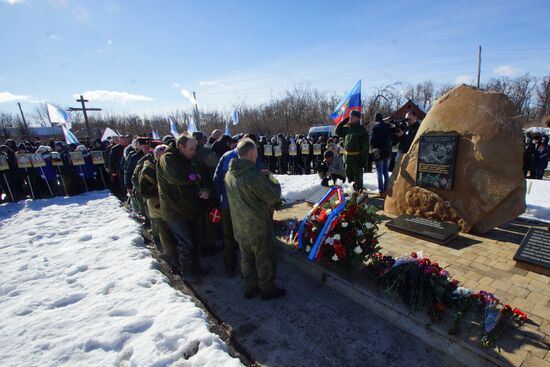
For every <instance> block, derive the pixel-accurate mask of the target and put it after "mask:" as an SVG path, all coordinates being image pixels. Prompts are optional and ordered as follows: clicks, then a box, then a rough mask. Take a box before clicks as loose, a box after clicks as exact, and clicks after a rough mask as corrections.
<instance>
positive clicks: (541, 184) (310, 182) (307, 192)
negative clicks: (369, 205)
mask: <svg viewBox="0 0 550 367" xmlns="http://www.w3.org/2000/svg"><path fill="white" fill-rule="evenodd" d="M276 177H277V180H279V182H280V183H281V188H282V191H283V197H284V198H285V199H286V200H287V202H288V203H293V202H296V201H301V200H305V199H306V198H308V197H309V196H311V195H312V194H313V193H314V192H315V191H317V190H318V189H319V188H320V187H321V185H320V182H321V180H320V179H319V176H318V175H316V174H315V175H301V176H289V175H276ZM363 183H364V186H365V188H366V189H367V190H369V191H378V181H377V179H376V173H375V172H373V173H365V174H364V175H363ZM348 185H349V184H348V183H346V184H345V185H344V186H348ZM527 188H528V192H527V195H526V202H527V210H526V211H525V213H524V214H523V215H521V218H525V219H535V220H539V221H542V222H547V223H550V181H548V180H527ZM529 188H530V189H529Z"/></svg>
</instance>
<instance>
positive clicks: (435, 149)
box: [416, 134, 458, 190]
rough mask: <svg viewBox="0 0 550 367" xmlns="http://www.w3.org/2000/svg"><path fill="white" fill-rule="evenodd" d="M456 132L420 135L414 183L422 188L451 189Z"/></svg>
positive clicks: (456, 144) (453, 173) (456, 142)
mask: <svg viewBox="0 0 550 367" xmlns="http://www.w3.org/2000/svg"><path fill="white" fill-rule="evenodd" d="M457 146H458V134H437V135H436V134H427V135H422V136H421V137H420V144H419V149H418V163H417V169H416V184H417V185H418V186H420V187H424V188H436V189H445V190H452V188H453V181H454V175H455V163H456V150H457Z"/></svg>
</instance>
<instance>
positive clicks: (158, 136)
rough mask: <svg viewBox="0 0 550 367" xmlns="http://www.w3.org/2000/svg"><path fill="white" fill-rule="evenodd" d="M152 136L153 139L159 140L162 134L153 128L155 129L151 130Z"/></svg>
mask: <svg viewBox="0 0 550 367" xmlns="http://www.w3.org/2000/svg"><path fill="white" fill-rule="evenodd" d="M151 136H152V137H153V139H155V140H159V139H160V135H159V133H158V132H157V130H153V131H152V132H151Z"/></svg>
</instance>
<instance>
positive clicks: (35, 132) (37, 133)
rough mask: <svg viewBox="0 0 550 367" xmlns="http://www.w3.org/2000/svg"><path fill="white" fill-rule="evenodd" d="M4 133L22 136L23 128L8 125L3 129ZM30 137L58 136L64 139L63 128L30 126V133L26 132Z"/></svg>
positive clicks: (10, 135) (11, 135)
mask: <svg viewBox="0 0 550 367" xmlns="http://www.w3.org/2000/svg"><path fill="white" fill-rule="evenodd" d="M2 135H8V136H9V137H21V136H22V135H21V129H19V128H17V127H8V128H6V129H3V131H2ZM26 135H27V137H28V138H34V137H38V138H53V137H55V138H57V139H64V136H63V129H61V127H59V126H54V127H51V126H50V127H29V129H28V134H26Z"/></svg>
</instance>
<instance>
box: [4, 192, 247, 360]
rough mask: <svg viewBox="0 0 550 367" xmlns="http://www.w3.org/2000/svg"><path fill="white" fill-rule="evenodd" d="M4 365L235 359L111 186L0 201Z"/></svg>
mask: <svg viewBox="0 0 550 367" xmlns="http://www.w3.org/2000/svg"><path fill="white" fill-rule="evenodd" d="M0 249H1V256H0V269H2V282H1V284H0V307H1V309H2V317H1V318H0V361H2V362H1V365H2V366H114V365H116V366H118V365H123V366H124V365H128V366H130V365H131V366H168V365H172V364H175V365H178V366H188V365H189V366H190V365H193V366H198V365H210V366H223V365H227V366H238V365H240V361H239V360H237V359H234V358H232V357H231V356H230V355H229V354H227V351H226V345H225V344H224V343H223V342H222V340H221V339H220V338H219V337H218V336H217V335H215V334H213V333H211V332H210V331H209V330H208V320H207V316H206V314H205V313H204V312H203V311H202V310H201V309H199V308H198V307H196V306H195V304H194V303H193V302H192V301H191V299H190V298H189V297H188V296H186V295H184V294H181V293H180V292H178V291H176V290H174V289H173V288H171V287H170V285H169V284H168V283H167V279H166V278H165V277H164V276H163V275H162V273H160V271H158V270H157V264H156V261H155V260H154V259H153V257H152V256H151V254H150V252H149V251H148V250H147V249H146V248H145V247H144V244H143V239H142V237H141V234H140V228H139V226H138V224H137V223H136V222H134V221H133V220H131V219H129V218H128V214H127V212H126V211H125V210H124V209H122V208H120V205H119V201H118V200H117V199H116V198H114V197H113V196H110V195H109V194H108V193H107V192H95V193H88V194H85V195H81V196H77V197H70V198H54V199H51V200H37V201H34V202H33V201H26V202H23V203H19V204H6V205H2V206H0Z"/></svg>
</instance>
